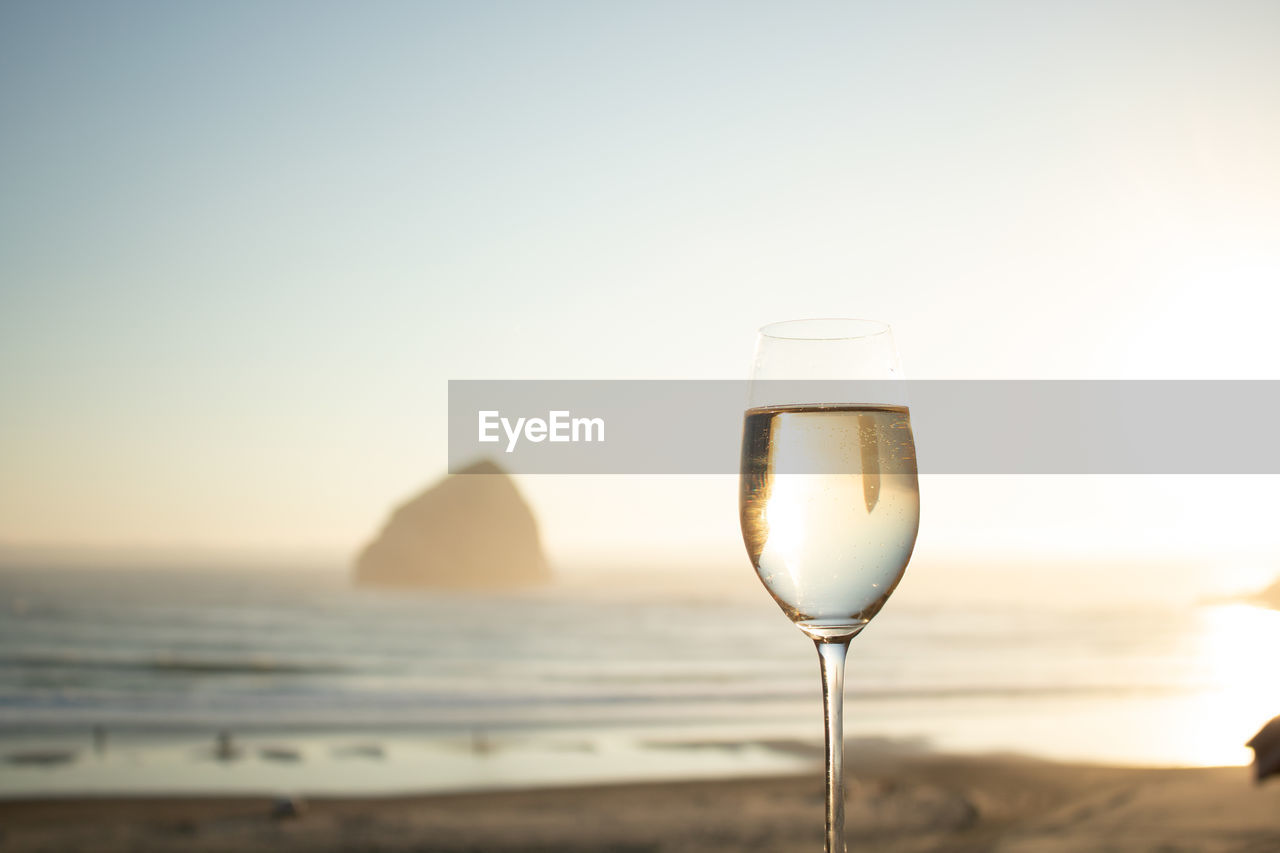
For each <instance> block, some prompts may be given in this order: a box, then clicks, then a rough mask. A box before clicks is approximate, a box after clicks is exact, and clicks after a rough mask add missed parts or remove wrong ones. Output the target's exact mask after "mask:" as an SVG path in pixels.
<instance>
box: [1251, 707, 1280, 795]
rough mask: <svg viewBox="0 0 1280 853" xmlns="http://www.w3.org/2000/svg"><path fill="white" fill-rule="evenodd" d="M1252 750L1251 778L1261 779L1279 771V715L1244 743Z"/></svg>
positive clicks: (1260, 781)
mask: <svg viewBox="0 0 1280 853" xmlns="http://www.w3.org/2000/svg"><path fill="white" fill-rule="evenodd" d="M1245 746H1247V747H1249V748H1250V749H1252V750H1253V780H1254V782H1256V783H1257V784H1259V785H1261V784H1262V780H1263V779H1266V778H1267V777H1268V776H1271V775H1273V774H1276V773H1280V717H1275V718H1274V719H1272V720H1271V722H1269V723H1267V724H1266V725H1265V726H1263V727H1262V728H1261V729H1259V730H1258V733H1257V734H1256V735H1254V736H1253V737H1251V738H1250V739H1249V742H1248V743H1246V744H1245Z"/></svg>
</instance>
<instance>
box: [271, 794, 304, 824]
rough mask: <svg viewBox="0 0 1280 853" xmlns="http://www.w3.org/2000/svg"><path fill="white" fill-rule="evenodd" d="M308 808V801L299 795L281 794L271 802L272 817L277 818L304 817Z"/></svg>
mask: <svg viewBox="0 0 1280 853" xmlns="http://www.w3.org/2000/svg"><path fill="white" fill-rule="evenodd" d="M306 810H307V801H306V800H304V799H303V798H302V797H299V796H290V795H285V796H280V797H276V798H275V800H274V801H273V802H272V803H271V817H272V818H274V819H275V820H286V819H288V818H297V817H302V814H303V812H305V811H306Z"/></svg>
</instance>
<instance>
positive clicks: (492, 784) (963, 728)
mask: <svg viewBox="0 0 1280 853" xmlns="http://www.w3.org/2000/svg"><path fill="white" fill-rule="evenodd" d="M751 580H752V581H754V579H751ZM0 607H2V608H3V609H2V610H0V761H3V762H4V763H3V764H0V770H2V772H0V796H30V795H41V794H53V793H71V792H75V793H149V792H160V791H164V792H174V791H186V792H192V793H207V792H231V791H240V792H248V791H281V790H288V791H299V792H307V793H336V792H342V793H353V792H354V793H359V792H379V793H385V792H391V791H406V792H407V791H452V790H475V789H486V788H501V787H522V786H530V785H547V784H560V783H570V782H573V783H580V782H593V781H613V780H628V779H644V778H694V777H714V776H717V775H742V774H761V773H764V774H767V773H787V772H797V771H805V770H807V769H816V768H818V767H820V760H821V759H820V747H821V742H822V729H821V719H822V717H821V707H820V698H819V697H820V691H819V683H818V667H817V660H816V655H815V654H814V652H813V648H812V644H811V643H810V642H809V641H808V640H807V639H805V638H804V637H803V635H801V634H800V633H799V631H797V630H796V629H795V628H794V627H793V626H791V625H790V623H788V622H787V620H786V619H785V617H784V616H783V615H782V614H781V612H780V611H779V610H778V609H777V607H776V606H775V605H773V603H772V602H771V601H770V600H769V599H768V597H767V595H765V594H764V593H763V591H761V592H760V595H759V596H758V597H752V596H735V597H732V598H726V599H723V600H722V599H720V598H719V597H717V596H715V595H714V594H711V593H707V594H702V595H699V596H696V597H688V596H686V597H684V598H680V599H675V598H664V597H663V596H662V595H660V594H658V593H657V592H652V593H650V592H646V591H645V590H643V589H636V588H632V589H630V590H621V589H619V590H613V591H609V590H605V589H601V588H594V589H585V588H575V587H564V588H550V589H543V590H538V591H533V592H527V593H518V594H516V593H513V594H506V595H491V594H462V593H438V592H426V591H413V592H408V591H393V590H378V589H365V588H355V587H352V586H351V585H350V583H349V580H348V578H347V577H346V576H345V575H340V574H337V573H325V572H302V571H294V572H286V571H258V572H251V571H247V570H241V569H227V570H225V571H208V570H206V571H195V570H181V569H174V570H160V569H148V570H142V569H138V570H118V569H112V570H108V569H95V570H88V569H85V570H73V569H44V570H39V571H37V570H7V571H4V572H2V573H0ZM1277 648H1280V613H1276V612H1273V611H1268V610H1262V609H1259V608H1255V607H1251V606H1248V605H1244V604H1217V605H1199V606H1182V607H1174V606H1171V605H1160V606H1156V605H1153V606H1151V607H1149V608H1145V609H1144V608H1141V607H1134V606H1133V605H1126V606H1123V607H1121V606H1114V607H1106V606H1101V607H1094V608H1088V609H1086V608H1082V607H1079V606H1071V607H1065V606H1064V607H1055V606H1052V605H1051V604H1042V605H1038V606H1034V607H1032V606H1027V607H1018V608H1014V607H1010V606H1008V605H999V606H997V605H994V604H992V605H989V606H984V605H982V604H981V602H977V603H974V602H967V603H965V604H964V605H963V606H959V605H958V604H957V605H954V606H952V605H948V604H947V603H932V604H928V605H924V604H917V603H915V602H913V601H911V600H906V601H894V600H891V601H890V603H889V604H888V606H886V608H885V610H884V611H883V612H882V613H881V614H880V615H879V616H878V617H877V618H876V620H875V621H874V622H873V623H872V624H871V626H870V627H868V628H867V629H866V630H865V631H864V632H863V634H862V635H861V636H859V637H858V638H856V639H855V640H854V643H853V647H852V650H851V652H850V656H849V670H848V681H847V687H846V695H847V705H846V711H845V719H846V734H847V735H848V736H849V737H850V739H851V749H850V755H849V759H848V761H849V767H850V769H851V770H852V771H853V772H856V762H857V754H858V749H859V748H860V747H861V746H866V747H868V748H869V747H870V746H871V745H873V744H880V745H888V746H891V747H897V748H903V749H937V750H946V751H957V752H1016V753H1023V754H1028V755H1032V756H1039V757H1044V758H1051V759H1064V760H1076V761H1099V762H1107V763H1115V764H1147V765H1162V766H1168V765H1214V764H1243V763H1246V762H1247V761H1248V760H1249V757H1250V754H1249V752H1248V750H1246V749H1245V748H1244V746H1243V743H1244V741H1245V740H1247V739H1248V737H1249V736H1250V735H1251V734H1252V733H1253V732H1254V731H1255V730H1256V729H1257V728H1258V727H1259V726H1260V725H1261V724H1262V723H1263V722H1265V721H1266V720H1267V719H1269V718H1270V717H1271V716H1272V715H1274V714H1277V713H1280V685H1277V683H1276V682H1275V679H1274V678H1269V677H1268V673H1269V672H1271V671H1273V669H1274V667H1272V666H1269V657H1268V653H1269V652H1272V651H1274V650H1275V649H1277ZM219 738H221V741H220V740H219Z"/></svg>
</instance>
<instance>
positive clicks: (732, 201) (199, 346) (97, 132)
mask: <svg viewBox="0 0 1280 853" xmlns="http://www.w3.org/2000/svg"><path fill="white" fill-rule="evenodd" d="M1277 34H1280V4H1276V3H1274V2H1231V1H1230V0H1228V2H1222V0H1213V2H1208V0H1206V2H1113V1H1112V0H1109V1H1108V2H1087V1H1086V2H1081V1H1080V0H1071V2H1053V0H1050V1H1049V2H1036V3H1026V2H970V3H955V2H934V3H927V2H904V3H876V4H871V3H854V2H850V3H836V2H831V3H828V2H800V3H791V2H788V3H780V2H779V3H686V2H671V3H663V2H645V3H598V2H581V3H560V2H511V3H498V2H475V3H472V2H453V3H428V2H413V3H391V2H368V3H354V2H349V3H320V2H217V3H171V2H154V3H151V2H111V3H100V2H57V3H49V2H12V0H10V2H5V3H3V4H0V117H2V118H0V413H2V415H0V472H3V476H0V542H2V541H7V542H15V543H36V542H45V543H64V544H65V543H75V544H87V545H120V544H126V545H135V544H149V543H150V544H167V545H178V546H182V545H196V544H199V545H206V546H214V547H234V548H241V547H243V548H267V549H273V548H279V549H290V548H296V549H319V550H324V549H332V550H334V551H335V552H345V551H349V550H350V549H352V548H354V547H355V546H356V545H358V544H359V543H360V542H361V541H363V540H364V539H365V538H366V537H367V536H368V535H370V533H371V532H372V531H373V529H374V528H375V527H376V526H377V524H378V523H379V522H380V520H381V518H382V516H383V514H384V512H385V511H386V509H387V507H388V506H389V505H390V504H391V503H392V502H394V501H396V500H399V499H401V498H403V497H405V496H406V495H408V494H410V493H412V492H413V491H414V490H416V489H418V488H420V487H421V486H422V485H423V484H424V483H425V482H427V481H429V480H430V479H432V478H433V477H435V476H437V475H439V474H440V473H442V471H443V468H444V465H445V462H444V459H445V452H444V441H445V438H444V425H445V413H444V405H445V383H446V380H448V379H450V378H526V377H527V378H543V377H546V378H615V377H616V378H628V377H645V378H667V377H670V378H702V377H709V378H734V377H740V376H742V375H743V374H744V372H745V370H746V368H747V362H748V359H749V356H750V350H751V346H752V343H753V330H754V328H756V327H757V326H759V325H761V324H763V323H765V322H768V321H772V320H778V319H786V318H793V317H802V316H869V317H875V318H879V319H884V320H887V321H889V322H890V323H892V324H893V325H894V327H895V331H896V334H897V337H898V343H899V346H900V349H901V351H902V357H903V361H904V364H905V366H906V368H907V371H908V373H909V374H910V375H912V376H915V377H920V378H925V377H930V378H945V377H957V378H969V377H972V378H979V377H981V378H987V377H1020V378H1025V377H1108V378H1132V377H1153V378H1174V377H1179V378H1181V377H1185V378H1212V377H1255V378H1280V345H1277V343H1276V339H1275V337H1274V329H1275V322H1276V321H1275V318H1276V316H1277V315H1278V313H1280V312H1278V311H1277V309H1280V295H1277V294H1278V290H1277V284H1278V283H1280V156H1278V155H1277V152H1280V50H1277V49H1276V44H1277V41H1276V37H1277ZM523 486H524V488H525V490H526V492H527V493H528V494H529V495H530V496H531V497H532V498H533V499H534V501H535V503H536V504H537V508H538V512H539V515H540V516H541V517H542V518H543V521H544V525H545V527H546V530H547V535H548V538H549V541H550V542H551V544H552V546H553V548H554V549H555V550H556V552H557V553H562V554H569V553H571V552H574V551H575V550H578V551H584V552H585V551H590V550H592V549H593V548H596V547H597V546H599V545H601V543H604V544H605V545H607V544H608V543H610V542H618V543H625V542H628V541H629V537H630V539H631V540H637V541H643V542H645V543H647V544H652V542H653V540H654V539H655V538H656V539H658V540H662V539H664V537H665V538H666V539H667V540H669V541H670V542H671V543H676V544H680V543H683V544H685V545H687V544H689V543H692V542H693V541H694V540H698V539H699V538H701V540H703V541H704V542H711V543H714V542H716V541H721V540H722V539H723V535H722V534H724V533H725V531H726V530H727V535H728V537H729V539H730V540H733V541H732V545H733V547H735V548H736V547H739V546H738V545H737V543H736V536H737V534H736V515H735V511H734V509H733V507H732V504H731V503H730V505H729V506H728V507H727V508H726V511H725V513H724V517H723V518H721V517H719V516H716V518H715V519H714V520H712V519H711V516H710V515H707V514H705V510H704V514H703V515H698V514H696V513H694V514H690V513H688V512H683V513H681V514H680V516H679V517H667V516H661V515H659V516H656V517H653V518H650V522H652V523H646V524H645V525H644V527H643V529H641V528H640V527H638V526H637V525H636V524H635V523H634V522H633V521H632V522H629V521H628V519H627V517H626V516H627V512H628V510H627V509H626V508H627V507H630V508H631V509H630V510H629V511H632V512H634V510H635V507H636V506H638V505H640V504H654V503H655V502H656V503H657V504H664V503H668V502H669V503H671V504H672V505H678V504H680V501H679V500H671V499H670V498H667V499H666V500H663V498H662V496H663V495H667V496H670V495H671V494H672V492H673V488H672V483H670V482H664V483H658V484H654V483H648V484H645V483H631V484H625V483H624V484H617V483H615V484H612V485H611V486H607V484H605V483H602V482H594V483H593V482H591V481H580V480H579V481H568V480H566V481H555V480H552V479H550V478H542V479H539V480H536V481H535V480H527V481H525V482H524V483H523ZM606 486H607V487H606ZM724 488H725V485H724V483H712V484H702V485H691V486H690V487H689V490H688V492H689V494H691V495H692V494H700V493H703V492H700V491H699V490H704V493H705V494H717V495H718V494H723V493H724ZM975 489H978V490H979V491H981V490H985V491H983V492H982V493H983V494H985V495H986V496H987V500H988V502H989V503H988V506H989V508H990V509H989V510H988V511H986V512H985V513H984V514H982V515H979V514H978V513H977V512H976V510H974V509H973V507H972V504H973V503H974V501H972V500H967V499H966V497H965V496H966V495H971V494H973V493H974V490H975ZM1028 490H1029V491H1028ZM729 491H730V492H731V491H732V489H731V486H730V487H729ZM1098 491H1099V489H1098V485H1097V484H1096V483H1094V484H1084V485H1081V484H1066V485H1064V484H1062V483H1053V482H1048V483H1040V484H1015V485H1013V486H1008V485H1007V484H1005V485H1001V484H997V485H994V486H993V485H991V484H989V483H988V484H985V485H974V484H972V483H970V484H967V485H966V484H960V483H954V482H952V483H942V484H939V485H938V486H936V487H934V494H935V495H936V499H935V500H934V503H933V506H934V507H936V509H934V510H933V511H930V510H929V506H930V504H929V500H930V498H929V492H928V491H927V490H926V492H925V499H926V514H925V523H926V530H931V531H932V533H930V534H929V535H930V536H933V537H936V538H935V539H934V540H931V541H933V542H935V543H936V544H935V546H930V547H937V548H943V547H945V546H947V545H948V543H951V544H955V545H956V546H957V547H959V546H960V545H961V544H963V543H965V542H967V541H970V540H973V539H978V540H983V541H990V540H992V539H1003V540H1004V541H1010V537H1012V538H1013V539H1017V538H1018V537H1019V536H1021V537H1022V538H1028V537H1029V538H1032V539H1034V538H1035V537H1036V536H1039V535H1040V534H1039V533H1036V532H1035V531H1037V530H1040V529H1041V528H1046V529H1047V530H1048V532H1047V533H1045V535H1046V536H1047V537H1049V539H1050V540H1051V539H1053V538H1054V537H1055V536H1056V537H1058V538H1059V539H1060V538H1061V537H1062V534H1063V531H1064V530H1072V529H1074V530H1077V531H1079V530H1080V529H1082V526H1087V525H1090V524H1093V523H1094V522H1097V524H1099V525H1101V527H1098V528H1097V530H1100V531H1102V532H1100V533H1098V537H1100V541H1103V542H1111V543H1113V544H1114V543H1116V542H1119V541H1121V540H1123V539H1124V538H1125V537H1124V531H1125V529H1126V525H1129V526H1130V527H1132V526H1135V525H1136V526H1137V527H1140V528H1142V529H1145V530H1147V531H1148V532H1150V531H1151V530H1153V529H1155V528H1152V527H1151V525H1152V524H1155V525H1157V526H1158V527H1159V529H1160V530H1163V531H1164V534H1162V535H1165V537H1166V538H1168V537H1169V536H1172V537H1174V546H1177V543H1178V541H1181V540H1178V538H1177V537H1179V536H1193V537H1198V538H1197V539H1196V541H1197V542H1198V543H1199V544H1200V545H1204V544H1205V543H1210V544H1211V543H1213V542H1214V541H1221V540H1222V538H1223V532H1222V531H1223V530H1224V528H1223V527H1222V525H1223V524H1227V525H1230V524H1231V523H1232V520H1233V519H1237V520H1238V521H1239V523H1238V528H1239V531H1240V537H1239V539H1238V540H1236V539H1233V540H1232V541H1233V542H1237V541H1238V542H1242V543H1244V544H1250V545H1252V546H1258V547H1264V546H1267V545H1268V543H1269V542H1271V543H1272V544H1274V543H1273V540H1268V539H1267V538H1266V537H1267V536H1269V535H1270V534H1267V533H1264V532H1259V530H1258V529H1257V528H1258V527H1259V526H1261V525H1265V524H1266V522H1267V519H1266V516H1265V515H1264V514H1263V513H1262V512H1261V509H1260V507H1261V506H1262V505H1264V501H1265V500H1267V499H1271V500H1272V501H1273V499H1274V495H1275V491H1276V489H1275V484H1274V482H1261V483H1260V482H1254V481H1249V482H1236V483H1231V484H1228V485H1227V486H1225V487H1224V488H1222V489H1220V490H1218V491H1219V493H1221V494H1230V495H1238V496H1241V497H1240V500H1239V505H1238V506H1233V504H1234V503H1235V502H1234V501H1223V500H1218V501H1215V502H1214V505H1213V509H1212V512H1215V513H1217V515H1218V516H1220V518H1219V517H1217V516H1215V517H1214V519H1213V520H1211V521H1210V522H1207V523H1202V524H1200V525H1198V526H1199V527H1200V528H1202V529H1201V530H1200V531H1199V532H1196V531H1195V530H1193V528H1196V527H1197V525H1196V524H1188V523H1187V520H1188V519H1193V520H1194V519H1200V520H1202V521H1203V513H1204V512H1206V511H1208V510H1206V509H1205V508H1204V507H1203V506H1201V505H1199V503H1197V502H1195V501H1191V502H1188V500H1189V499H1184V498H1181V497H1178V495H1179V494H1180V492H1185V491H1186V490H1185V489H1181V490H1180V489H1179V488H1170V487H1168V486H1167V484H1166V485H1161V484H1159V483H1152V482H1146V483H1137V484H1135V483H1117V484H1112V487H1111V488H1109V489H1108V490H1107V494H1109V495H1111V498H1110V500H1111V501H1113V502H1115V503H1117V504H1119V505H1120V506H1121V507H1123V508H1124V509H1125V511H1126V512H1130V513H1135V512H1136V515H1134V514H1130V515H1129V516H1127V517H1125V518H1117V517H1116V515H1115V514H1106V513H1100V511H1099V510H1098V509H1097V507H1098V506H1099V504H1098V503H1097V494H1098ZM606 494H608V495H613V497H612V498H606V497H604V496H605V495H606ZM1037 496H1038V497H1037ZM610 501H614V502H613V503H610ZM1104 503H1105V502H1104ZM1272 505H1274V503H1272ZM1081 506H1089V507H1091V508H1090V509H1088V510H1082V511H1083V512H1085V513H1086V515H1087V516H1088V517H1087V518H1083V520H1082V518H1081V517H1077V516H1075V515H1073V514H1072V513H1073V512H1074V510H1073V509H1072V508H1073V507H1074V508H1076V509H1079V508H1080V507H1081ZM1135 506H1145V507H1147V508H1146V509H1140V510H1134V509H1133V507H1135ZM1152 507H1154V508H1152ZM1241 507H1243V508H1244V510H1241ZM1250 507H1252V509H1250ZM1240 511H1245V512H1246V517H1245V518H1244V519H1243V520H1239V519H1240V518H1241V517H1240V516H1239V514H1238V513H1239V512H1240ZM652 512H654V513H660V512H661V511H660V510H659V509H656V508H654V509H652ZM1249 512H1252V513H1254V514H1253V515H1248V513H1249ZM966 513H967V514H966ZM1144 513H1145V514H1144ZM1121 515H1123V513H1121ZM931 516H932V518H931ZM993 517H994V518H998V519H1000V521H999V522H995V521H992V520H991V519H992V518H993ZM984 518H985V519H986V521H985V522H984V521H983V519H984ZM1020 519H1021V521H1020ZM1089 519H1093V520H1092V521H1090V520H1089ZM984 524H990V525H992V526H991V527H989V528H988V527H984ZM1000 524H1003V525H1004V526H1003V527H1000ZM1144 525H1145V527H1144ZM1091 529H1092V528H1091ZM1233 530H1234V528H1233ZM629 531H630V532H629ZM655 531H665V532H661V533H657V534H656V535H655ZM712 531H714V532H712ZM947 531H950V532H947ZM1019 531H1021V532H1019ZM1028 531H1031V532H1028ZM1054 531H1056V532H1054ZM1246 531H1247V532H1246ZM923 535H924V534H923V533H922V536H923ZM1233 535H1234V534H1233ZM1083 538H1084V539H1088V538H1089V536H1087V535H1086V536H1083ZM1156 538H1159V537H1158V536H1157V537H1156ZM1038 541H1047V540H1038ZM923 542H924V540H923V539H922V543H923ZM1129 544H1130V545H1132V544H1133V543H1132V542H1130V543H1129ZM1166 544H1167V543H1166ZM708 547H712V548H714V547H717V546H715V545H714V544H711V545H709V546H708ZM1273 550H1274V549H1273Z"/></svg>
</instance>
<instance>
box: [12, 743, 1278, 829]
mask: <svg viewBox="0 0 1280 853" xmlns="http://www.w3.org/2000/svg"><path fill="white" fill-rule="evenodd" d="M851 781H852V785H851V790H850V794H849V803H848V828H849V840H850V846H851V849H858V847H859V846H861V848H862V849H866V850H878V851H925V850H945V851H1050V853H1066V851H1098V850H1108V851H1155V850H1160V851H1206V852H1207V851H1213V852H1214V853H1218V851H1223V853H1225V852H1226V851H1233V853H1235V852H1236V851H1238V852H1239V853H1245V851H1257V853H1262V851H1274V850H1280V783H1274V784H1272V785H1264V786H1261V787H1258V786H1255V785H1254V784H1253V782H1252V778H1251V775H1250V771H1249V770H1248V769H1247V768H1241V767H1226V768H1207V769H1133V768H1112V767H1096V766H1087V765H1067V764H1056V763H1051V762H1041V761H1034V760H1029V759H1022V758H1015V757H1004V756H992V757H949V756H937V755H920V756H906V757H904V756H901V755H895V756H888V755H886V756H871V757H864V760H863V761H862V762H861V766H860V768H859V772H858V773H857V774H856V775H855V776H854V778H853V779H852V780H851ZM275 806H276V803H275V802H274V801H273V800H272V799H270V798H266V797H262V798H255V797H234V798H174V799H166V798H134V799H114V798H94V799H84V798H79V799H77V798H67V799H43V800H26V801H24V800H9V801H6V802H3V803H0V827H3V835H2V836H0V849H3V850H6V851H10V850H12V851H76V850H84V851H89V850H93V851H123V850H146V851H152V850H155V851H167V850H197V851H213V850H277V851H278V850H298V851H301V850H307V851H355V850H361V851H364V850H380V851H402V850H403V851H411V850H412V851H440V853H443V852H444V851H450V853H461V851H511V853H515V851H635V852H636V853H638V852H639V851H664V853H665V851H671V853H676V851H679V853H701V851H721V850H744V851H760V853H764V851H771V853H791V851H806V853H812V851H815V850H819V849H821V844H822V842H821V822H822V786H821V778H820V777H819V776H818V775H817V774H806V775H804V776H801V777H779V778H767V779H731V780H724V781H715V782H711V781H697V782H670V783H646V784H629V785H613V786H596V787H586V788H559V789H543V790H528V791H516V792H501V793H482V794H480V793H478V794H454V795H442V796H406V797H372V798H325V799H312V800H307V801H303V802H302V803H301V806H302V808H301V813H300V814H299V815H297V816H288V817H281V816H273V811H274V810H275Z"/></svg>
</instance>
